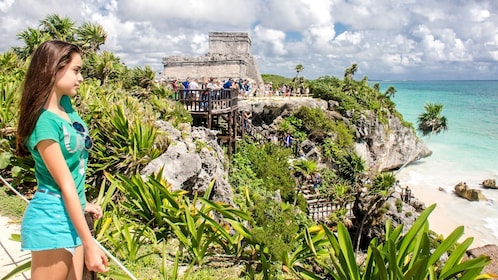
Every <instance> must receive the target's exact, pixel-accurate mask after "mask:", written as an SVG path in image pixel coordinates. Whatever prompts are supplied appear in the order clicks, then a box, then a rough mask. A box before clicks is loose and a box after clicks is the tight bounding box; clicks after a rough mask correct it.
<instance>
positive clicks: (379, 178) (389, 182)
mask: <svg viewBox="0 0 498 280" xmlns="http://www.w3.org/2000/svg"><path fill="white" fill-rule="evenodd" d="M395 182H396V176H395V175H394V174H393V173H392V172H382V173H379V174H377V175H376V176H375V178H374V179H373V184H372V186H371V187H370V188H369V191H370V192H374V193H381V194H384V195H387V194H389V192H390V191H391V189H392V187H393V186H394V183H395Z"/></svg>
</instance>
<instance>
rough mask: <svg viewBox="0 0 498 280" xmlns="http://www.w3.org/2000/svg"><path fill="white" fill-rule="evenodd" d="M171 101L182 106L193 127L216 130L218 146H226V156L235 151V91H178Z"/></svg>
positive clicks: (237, 97)
mask: <svg viewBox="0 0 498 280" xmlns="http://www.w3.org/2000/svg"><path fill="white" fill-rule="evenodd" d="M173 99H174V100H176V101H178V102H180V103H181V104H183V106H184V107H185V109H186V110H188V111H189V112H190V114H191V115H192V118H193V121H194V125H196V126H204V127H206V128H208V129H214V130H218V131H219V134H218V140H219V142H220V144H227V145H228V154H229V155H230V154H231V153H232V150H234V149H235V140H236V139H237V134H238V133H237V128H238V120H239V116H238V99H239V90H237V89H223V88H222V89H195V90H192V89H180V90H178V91H176V92H175V93H174V94H173Z"/></svg>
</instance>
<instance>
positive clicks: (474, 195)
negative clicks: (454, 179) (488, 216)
mask: <svg viewBox="0 0 498 280" xmlns="http://www.w3.org/2000/svg"><path fill="white" fill-rule="evenodd" d="M455 193H456V194H457V195H458V196H460V197H463V198H465V199H467V200H470V201H480V200H487V198H486V197H485V196H484V195H483V194H482V193H481V190H476V189H470V188H468V186H467V183H465V182H460V183H458V184H456V185H455Z"/></svg>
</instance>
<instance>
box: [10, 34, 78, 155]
mask: <svg viewBox="0 0 498 280" xmlns="http://www.w3.org/2000/svg"><path fill="white" fill-rule="evenodd" d="M75 53H77V54H81V50H80V49H79V48H78V46H76V45H73V44H70V43H66V42H63V41H58V40H52V41H46V42H44V43H42V44H41V45H40V46H39V47H38V49H36V51H35V52H34V54H33V57H32V59H31V62H30V64H29V68H28V72H27V73H26V77H25V79H24V87H23V91H22V96H21V104H20V106H19V107H20V114H19V122H18V125H17V138H16V150H17V151H16V152H17V155H18V156H27V155H29V151H28V149H27V148H26V139H27V138H28V137H29V135H30V134H31V132H33V129H34V128H35V125H36V122H37V121H38V118H39V117H40V114H41V111H42V109H43V106H45V103H47V100H48V98H49V96H50V94H51V92H52V88H53V86H54V83H55V76H56V74H57V73H58V72H59V71H60V70H61V69H62V68H64V67H65V66H66V65H68V64H69V63H70V62H71V59H72V55H73V54H75Z"/></svg>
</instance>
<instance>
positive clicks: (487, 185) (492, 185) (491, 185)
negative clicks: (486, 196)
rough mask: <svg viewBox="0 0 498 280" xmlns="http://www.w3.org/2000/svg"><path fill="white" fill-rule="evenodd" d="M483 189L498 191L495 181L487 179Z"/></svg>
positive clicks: (483, 183)
mask: <svg viewBox="0 0 498 280" xmlns="http://www.w3.org/2000/svg"><path fill="white" fill-rule="evenodd" d="M481 185H482V187H483V188H486V189H497V188H498V187H496V180H495V179H486V180H484V181H483V182H482V184H481Z"/></svg>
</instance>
